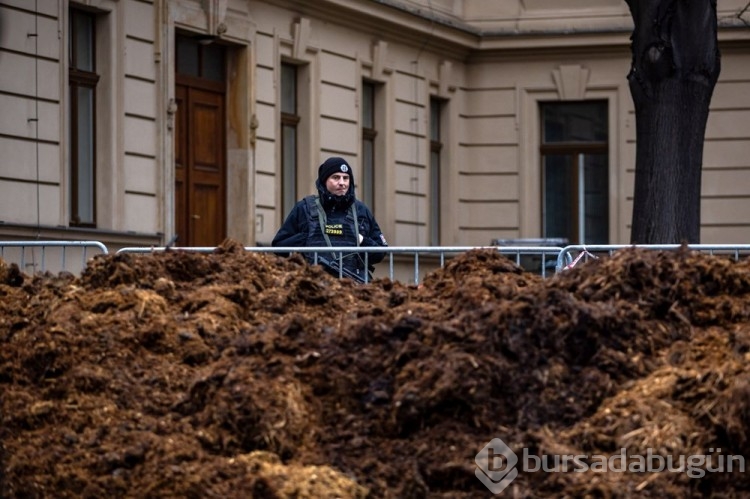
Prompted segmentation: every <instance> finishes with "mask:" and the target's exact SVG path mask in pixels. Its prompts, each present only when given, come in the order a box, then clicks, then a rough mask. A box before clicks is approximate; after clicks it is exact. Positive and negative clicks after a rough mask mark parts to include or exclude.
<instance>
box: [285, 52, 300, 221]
mask: <svg viewBox="0 0 750 499" xmlns="http://www.w3.org/2000/svg"><path fill="white" fill-rule="evenodd" d="M297 112H298V111H297V66H294V65H293V64H288V63H282V64H281V206H282V208H283V210H284V218H286V216H287V215H289V213H290V212H291V211H292V208H293V207H294V204H295V203H296V202H297V142H298V136H297V132H298V131H297V127H298V125H299V122H300V117H299V115H298V114H297Z"/></svg>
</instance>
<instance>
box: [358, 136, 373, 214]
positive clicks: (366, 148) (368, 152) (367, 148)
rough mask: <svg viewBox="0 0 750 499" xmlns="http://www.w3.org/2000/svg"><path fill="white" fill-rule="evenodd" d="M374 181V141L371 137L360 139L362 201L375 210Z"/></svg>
mask: <svg viewBox="0 0 750 499" xmlns="http://www.w3.org/2000/svg"><path fill="white" fill-rule="evenodd" d="M374 183H375V143H374V141H373V140H371V139H363V140H362V190H361V198H362V201H363V202H364V203H365V204H366V205H367V206H368V207H369V208H370V210H371V211H375V203H374V197H375V194H374V187H373V184H374Z"/></svg>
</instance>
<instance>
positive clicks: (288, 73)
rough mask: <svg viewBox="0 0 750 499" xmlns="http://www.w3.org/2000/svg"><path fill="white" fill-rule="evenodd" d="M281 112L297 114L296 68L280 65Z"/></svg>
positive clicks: (289, 65)
mask: <svg viewBox="0 0 750 499" xmlns="http://www.w3.org/2000/svg"><path fill="white" fill-rule="evenodd" d="M281 112H282V113H287V114H297V68H296V66H292V65H291V64H282V65H281Z"/></svg>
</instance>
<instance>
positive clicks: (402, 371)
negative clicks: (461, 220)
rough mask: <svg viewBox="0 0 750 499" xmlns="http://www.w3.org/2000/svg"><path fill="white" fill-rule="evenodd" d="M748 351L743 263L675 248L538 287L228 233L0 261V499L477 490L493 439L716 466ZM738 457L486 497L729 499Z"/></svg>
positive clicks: (476, 255)
mask: <svg viewBox="0 0 750 499" xmlns="http://www.w3.org/2000/svg"><path fill="white" fill-rule="evenodd" d="M749 359H750V262H748V261H741V262H732V261H730V260H726V259H723V258H721V257H715V256H707V255H701V254H694V253H689V252H686V251H679V252H655V251H650V252H646V251H635V250H627V251H622V252H619V253H617V254H616V255H615V256H613V257H612V258H607V259H600V260H595V261H590V262H587V263H585V264H580V265H578V266H576V267H575V268H574V269H571V270H569V271H565V272H564V273H562V274H560V275H557V276H554V277H551V278H547V279H546V280H543V279H541V278H540V277H538V276H536V275H533V274H529V273H526V272H523V271H522V270H521V269H520V268H518V267H516V266H515V265H514V264H513V263H511V262H510V261H509V260H507V259H505V258H504V257H502V256H500V255H499V254H497V253H494V252H487V251H473V252H469V253H466V254H464V255H462V256H460V257H457V258H456V259H454V260H452V261H450V262H449V263H448V265H447V266H446V267H445V268H444V269H442V270H440V271H437V272H435V273H433V274H431V275H430V276H428V277H427V278H426V279H425V281H424V284H423V286H421V287H419V288H416V287H414V286H406V285H403V284H400V283H392V282H390V281H388V280H376V281H375V282H374V283H372V284H369V285H356V284H353V283H351V282H349V281H346V280H344V281H341V280H338V279H335V278H332V277H330V276H328V275H327V274H325V273H324V272H322V271H321V270H319V269H317V268H313V267H309V266H307V265H306V264H305V263H304V262H303V260H302V259H301V258H299V257H292V258H290V259H278V258H277V257H275V256H273V255H264V254H248V253H246V252H244V251H242V248H241V246H239V245H238V244H235V243H232V242H227V243H225V244H224V245H222V247H221V248H220V249H219V251H217V252H216V253H213V254H210V255H200V254H190V253H177V252H168V253H166V254H156V255H133V254H129V255H117V256H114V255H110V256H105V257H96V258H95V259H94V260H93V261H92V263H91V264H90V265H89V267H88V269H87V270H86V271H85V273H84V275H83V276H82V277H81V278H73V277H72V276H66V275H56V276H52V275H39V276H36V277H34V278H31V277H29V276H25V275H23V274H20V273H19V272H18V269H17V268H16V267H15V266H8V265H6V264H3V263H0V497H6V498H21V497H24V498H35V497H55V498H65V497H76V498H77V497H90V498H103V497H109V498H118V497H133V498H136V497H137V498H147V497H154V498H155V497H190V498H207V497H224V498H234V497H237V498H239V497H242V498H247V497H260V498H291V497H297V498H317V497H341V498H350V497H368V498H369V497H372V498H381V497H383V498H422V497H425V498H428V497H429V498H469V497H472V498H473V497H493V495H492V494H491V493H490V491H489V490H488V489H487V488H486V487H485V486H484V485H483V484H482V482H480V480H478V479H477V477H476V476H475V470H477V464H476V462H475V456H476V455H477V453H478V452H479V451H480V450H481V449H482V448H483V447H484V446H485V445H486V444H487V443H488V442H490V440H492V439H493V438H500V439H502V440H503V441H504V442H505V443H506V444H507V445H508V446H509V447H510V448H511V449H513V450H514V451H515V452H516V454H518V456H519V458H522V456H523V451H522V449H524V448H525V449H526V451H525V452H526V453H527V454H528V455H533V456H544V455H546V456H548V457H549V458H550V459H552V458H553V456H563V455H578V456H586V458H587V459H590V460H593V459H594V458H593V456H609V457H611V456H616V455H619V454H621V452H622V451H621V449H627V451H626V454H628V455H632V454H641V455H644V456H645V455H647V454H648V452H651V453H652V456H661V457H665V456H674V457H675V461H674V463H675V466H676V465H677V464H678V461H677V456H680V455H682V456H705V455H711V460H710V466H711V467H712V468H714V469H716V468H717V467H718V466H719V465H720V464H722V463H723V462H724V461H721V459H723V458H724V456H728V455H735V456H747V457H750V437H749V434H748V428H750V377H749V374H750V371H748V369H746V367H745V366H746V365H747V362H748V360H749ZM651 459H652V461H653V462H654V463H658V461H655V460H656V459H657V457H652V458H651ZM705 461H706V459H705V458H704V463H703V464H705ZM737 462H738V461H737V460H735V461H734V464H735V470H734V472H732V473H727V472H722V473H720V472H711V473H705V472H704V473H699V472H698V471H699V469H700V468H701V467H700V466H697V465H696V466H695V467H693V468H691V469H692V470H693V472H692V473H691V474H692V475H694V476H696V478H691V476H689V474H688V473H686V472H678V471H673V472H663V473H648V472H641V473H639V472H638V471H639V468H635V469H633V472H623V473H616V472H609V473H604V472H601V469H600V470H599V472H597V471H596V470H594V471H592V470H588V471H584V470H583V469H580V468H578V469H576V471H572V468H571V470H569V472H568V473H555V472H551V473H547V472H537V473H532V472H530V471H528V466H527V467H526V469H524V468H522V465H523V461H521V462H519V464H518V465H517V469H518V470H519V471H520V473H519V475H518V477H517V478H516V479H515V480H514V481H513V482H512V483H511V484H510V485H509V486H508V488H507V489H506V490H504V491H503V492H502V493H501V494H498V495H497V496H494V497H564V496H568V497H690V496H694V497H707V496H715V497H747V496H748V494H750V492H749V491H750V480H748V478H747V476H746V475H745V474H744V473H741V472H738V471H737V469H736V468H737ZM531 463H532V464H533V461H532V462H531ZM694 463H696V464H697V462H694ZM495 464H499V463H498V462H497V461H495ZM549 464H550V465H552V464H553V463H552V462H550V463H549ZM703 467H705V466H703ZM697 475H703V476H697Z"/></svg>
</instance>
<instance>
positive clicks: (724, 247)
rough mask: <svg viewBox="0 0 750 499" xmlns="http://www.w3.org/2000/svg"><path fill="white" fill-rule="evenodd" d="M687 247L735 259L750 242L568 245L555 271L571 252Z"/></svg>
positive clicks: (560, 254)
mask: <svg viewBox="0 0 750 499" xmlns="http://www.w3.org/2000/svg"><path fill="white" fill-rule="evenodd" d="M683 247H685V248H687V249H689V250H693V251H701V252H708V254H710V255H715V254H716V253H717V252H725V253H726V252H729V253H732V254H733V255H734V259H735V260H739V259H740V253H741V252H743V251H746V252H750V244H686V245H682V244H598V245H597V244H587V245H581V244H577V245H570V246H566V247H564V248H562V249H561V250H560V252H559V253H558V255H557V263H556V265H555V271H556V272H560V271H562V270H563V269H564V268H565V266H566V265H568V264H570V263H571V262H572V261H573V258H572V256H571V252H573V251H578V252H588V253H601V252H607V254H608V255H609V256H612V254H613V253H614V252H615V251H618V250H622V249H627V248H639V249H649V250H657V251H658V250H677V249H680V248H683ZM588 258H589V257H588V255H585V257H584V261H587V260H588Z"/></svg>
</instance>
